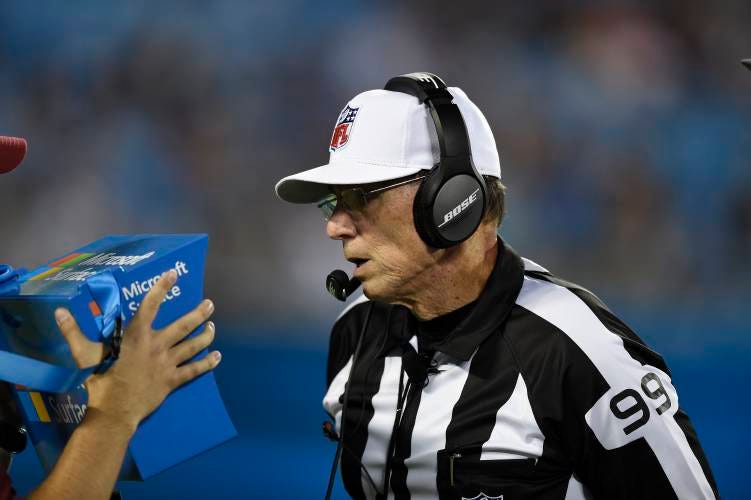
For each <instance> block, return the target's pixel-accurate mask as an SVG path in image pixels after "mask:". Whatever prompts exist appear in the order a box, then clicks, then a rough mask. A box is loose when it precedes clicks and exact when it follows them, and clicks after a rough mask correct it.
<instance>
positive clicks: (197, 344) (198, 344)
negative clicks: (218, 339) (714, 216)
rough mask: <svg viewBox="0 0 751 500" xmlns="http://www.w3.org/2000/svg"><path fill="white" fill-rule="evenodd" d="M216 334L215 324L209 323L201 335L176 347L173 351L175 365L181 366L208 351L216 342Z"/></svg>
mask: <svg viewBox="0 0 751 500" xmlns="http://www.w3.org/2000/svg"><path fill="white" fill-rule="evenodd" d="M215 333H216V327H215V326H214V323H213V322H211V321H209V322H208V323H207V324H206V328H205V329H204V330H203V332H202V333H201V334H200V335H197V336H195V337H193V338H192V339H188V340H186V341H185V342H180V343H179V344H177V345H176V346H174V347H173V348H172V349H171V351H172V356H174V358H173V359H174V360H175V364H176V365H180V364H182V363H184V362H186V361H187V360H189V359H190V358H192V357H193V356H195V355H196V354H198V353H199V352H201V351H202V350H204V349H206V347H208V346H209V344H211V343H212V342H213V341H214V335H215Z"/></svg>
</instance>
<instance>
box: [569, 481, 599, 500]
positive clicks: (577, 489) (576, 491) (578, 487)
mask: <svg viewBox="0 0 751 500" xmlns="http://www.w3.org/2000/svg"><path fill="white" fill-rule="evenodd" d="M592 498H593V497H592V494H591V493H590V492H589V490H587V488H586V487H585V486H584V485H583V484H582V483H581V481H579V480H578V479H577V478H576V476H574V475H571V479H569V480H568V488H567V489H566V497H565V498H564V499H563V500H591V499H592Z"/></svg>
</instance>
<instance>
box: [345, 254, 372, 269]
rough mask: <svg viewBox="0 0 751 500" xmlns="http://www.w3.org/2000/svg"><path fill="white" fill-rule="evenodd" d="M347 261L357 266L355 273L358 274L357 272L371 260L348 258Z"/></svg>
mask: <svg viewBox="0 0 751 500" xmlns="http://www.w3.org/2000/svg"><path fill="white" fill-rule="evenodd" d="M347 260H348V261H349V262H351V263H353V264H354V265H355V272H357V270H358V269H360V268H361V267H362V266H364V265H365V263H367V262H368V260H369V259H360V258H355V257H351V258H348V259H347Z"/></svg>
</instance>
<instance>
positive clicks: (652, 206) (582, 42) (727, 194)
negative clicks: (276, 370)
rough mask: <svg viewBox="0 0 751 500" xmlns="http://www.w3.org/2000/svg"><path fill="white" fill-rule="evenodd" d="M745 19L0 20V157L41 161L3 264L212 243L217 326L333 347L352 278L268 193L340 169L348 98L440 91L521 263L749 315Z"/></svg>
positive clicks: (5, 189)
mask: <svg viewBox="0 0 751 500" xmlns="http://www.w3.org/2000/svg"><path fill="white" fill-rule="evenodd" d="M750 20H751V3H750V2H748V1H745V0H733V1H731V0H728V1H724V2H708V1H705V2H679V1H667V2H633V1H619V2H616V1H552V0H551V1H549V2H514V1H504V2H498V1H495V2H490V1H489V2H484V3H475V2H457V1H453V0H431V1H428V0H419V1H414V2H378V3H376V2H373V3H368V2H364V1H358V0H353V1H349V2H347V1H344V0H335V1H331V2H314V1H312V0H308V1H305V0H292V1H285V2H252V3H251V2H235V1H233V0H223V1H217V2H210V3H205V2H178V1H167V2H158V3H148V4H147V3H145V2H143V3H142V2H124V3H123V2H83V1H80V2H79V1H76V2H72V3H71V2H62V3H61V2H53V1H51V0H48V1H42V2H22V1H15V2H8V3H5V4H4V8H3V9H2V10H0V134H3V135H21V136H24V137H26V138H28V140H29V145H30V152H29V156H28V159H27V162H26V164H25V165H24V167H23V168H21V169H19V170H18V171H17V172H14V173H13V174H12V175H10V176H4V178H3V179H2V182H0V218H2V221H1V222H0V227H1V228H2V233H0V234H2V236H0V262H8V263H12V264H14V265H24V266H27V267H30V266H36V265H39V264H42V263H43V262H45V261H46V260H48V259H50V258H52V257H56V256H59V255H61V254H64V253H65V252H67V251H69V250H72V249H74V248H76V247H77V246H80V245H83V244H85V243H88V242H89V241H92V240H94V239H96V238H99V237H100V236H103V235H106V234H114V233H173V232H207V233H209V235H210V249H209V261H208V268H207V276H206V278H207V292H208V294H209V295H210V296H211V297H212V298H214V299H215V302H216V303H217V305H218V307H217V312H218V314H219V315H220V317H223V318H224V319H225V321H228V322H234V323H236V324H242V325H248V328H249V329H252V328H251V327H252V326H253V325H277V326H284V327H285V329H284V331H286V332H292V333H290V335H294V333H295V332H302V333H303V334H304V332H305V330H306V329H308V328H311V326H315V330H316V331H319V330H321V328H320V326H321V325H324V324H327V323H330V321H331V320H332V318H333V317H335V315H336V313H337V310H338V309H339V308H340V307H341V306H340V305H339V304H337V303H336V302H335V301H333V300H332V299H331V298H330V297H328V296H327V294H326V293H325V291H324V289H323V281H324V276H325V275H326V274H327V273H328V272H329V271H330V270H331V269H333V268H336V267H342V268H343V269H345V270H347V271H350V270H351V269H350V267H351V266H350V265H348V264H347V263H346V262H344V261H343V260H342V257H341V249H340V244H338V243H337V242H331V241H328V240H327V238H326V237H325V233H324V224H323V221H322V220H321V219H320V217H319V216H318V214H317V212H316V210H315V209H314V208H313V207H295V206H289V205H286V204H284V203H282V202H281V201H279V200H277V199H276V197H275V196H274V192H273V187H274V183H275V182H276V181H277V180H278V179H279V178H281V177H282V176H284V175H287V174H290V173H292V172H296V171H299V170H302V169H305V168H310V167H313V166H317V165H321V164H324V163H326V161H327V155H328V153H327V146H328V141H329V138H330V134H331V129H332V127H333V124H334V121H335V119H336V117H337V116H338V113H339V111H340V109H341V108H342V107H343V106H344V105H345V104H346V102H347V100H348V99H349V98H350V97H352V96H354V95H355V94H356V93H358V92H361V91H363V90H367V89H371V88H378V87H381V86H382V85H383V84H384V83H385V81H386V80H387V79H388V78H389V77H391V76H394V75H397V74H400V73H406V72H412V71H418V70H421V71H422V70H427V71H433V72H435V73H437V74H439V75H441V76H443V77H444V79H445V80H446V81H447V82H449V84H454V85H457V86H460V87H462V88H463V89H464V90H465V91H466V92H467V94H468V95H469V96H470V98H472V99H473V100H474V102H475V103H476V104H477V105H478V106H479V107H480V109H482V110H483V111H484V112H485V114H486V116H487V118H488V120H489V122H490V124H491V127H492V128H493V130H494V132H495V137H496V142H497V144H498V148H499V151H500V156H501V164H502V168H503V179H504V182H505V184H506V185H507V186H508V189H509V191H508V208H509V213H508V217H507V219H506V221H505V223H504V225H503V227H502V228H501V234H502V235H503V237H504V238H506V240H507V241H508V242H510V243H511V245H512V246H514V247H515V248H516V249H517V250H519V251H520V253H522V254H523V255H525V256H527V257H528V258H531V259H533V260H535V261H537V262H539V263H540V264H542V265H544V266H545V267H547V268H548V269H550V270H551V271H553V272H555V273H556V274H558V275H560V276H562V277H564V278H567V279H570V280H573V281H576V282H579V283H581V284H582V285H584V286H586V287H588V288H592V289H593V290H594V291H596V292H597V293H598V294H599V295H601V296H603V297H604V298H605V299H606V300H608V301H615V302H618V303H633V304H636V305H637V306H638V307H643V308H660V307H663V306H664V305H665V304H670V305H671V306H675V305H676V304H678V305H681V306H684V307H687V308H696V307H710V306H711V304H726V303H731V302H736V303H737V304H739V307H743V306H742V304H743V303H744V302H745V301H747V300H748V299H749V297H751V287H750V285H751V272H750V269H751V268H750V267H749V265H748V260H747V258H748V256H749V254H750V252H751V176H749V168H748V167H749V158H751V73H749V72H748V71H746V70H744V69H743V68H742V67H741V65H740V63H739V60H740V59H742V58H744V57H751V24H750V23H751V21H750ZM241 330H242V329H241ZM321 331H323V330H321Z"/></svg>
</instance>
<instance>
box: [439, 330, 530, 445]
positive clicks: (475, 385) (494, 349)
mask: <svg viewBox="0 0 751 500" xmlns="http://www.w3.org/2000/svg"><path fill="white" fill-rule="evenodd" d="M518 373H519V371H518V368H517V366H516V362H515V361H514V358H513V356H512V355H511V352H510V351H509V350H508V348H507V346H506V344H505V343H504V342H503V339H502V336H501V334H500V332H496V333H493V334H491V335H490V336H489V337H488V338H487V339H486V340H485V341H484V342H483V343H482V344H481V345H480V347H479V349H478V351H477V353H476V354H475V356H474V358H472V363H471V365H470V370H469V374H468V376H467V381H466V382H465V384H464V387H463V388H462V393H461V395H460V396H459V400H458V401H457V402H456V405H454V410H453V412H452V415H451V422H450V423H449V425H448V428H447V429H446V449H447V450H449V451H458V450H459V449H460V448H477V447H479V446H481V445H482V444H483V443H484V442H486V441H487V440H488V439H490V434H491V433H492V432H493V427H494V426H495V421H496V415H497V414H498V410H499V409H500V408H501V406H503V404H504V403H506V401H508V399H509V397H511V394H512V393H513V391H514V387H515V386H516V382H517V379H518ZM475 453H477V454H478V455H479V451H475ZM477 458H478V459H479V456H478V457H477Z"/></svg>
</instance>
